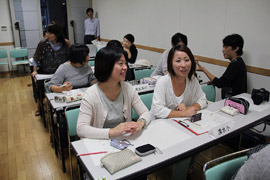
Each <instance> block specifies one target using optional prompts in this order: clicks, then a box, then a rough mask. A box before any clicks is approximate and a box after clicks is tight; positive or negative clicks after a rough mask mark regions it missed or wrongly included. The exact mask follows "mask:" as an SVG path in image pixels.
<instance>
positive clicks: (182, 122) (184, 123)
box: [178, 120, 189, 127]
mask: <svg viewBox="0 0 270 180" xmlns="http://www.w3.org/2000/svg"><path fill="white" fill-rule="evenodd" d="M178 123H179V124H181V125H183V126H184V127H189V125H188V124H187V123H186V122H184V121H181V120H179V121H178Z"/></svg>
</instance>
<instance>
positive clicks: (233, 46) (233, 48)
mask: <svg viewBox="0 0 270 180" xmlns="http://www.w3.org/2000/svg"><path fill="white" fill-rule="evenodd" d="M243 46H244V40H243V38H242V37H241V36H240V35H239V34H232V35H228V36H226V37H225V38H224V39H223V49H222V52H223V56H224V58H225V59H229V60H230V64H229V66H228V67H227V69H226V71H225V72H224V74H223V75H222V76H221V77H220V78H217V77H215V76H214V75H213V74H211V73H210V72H209V71H208V70H207V69H206V68H205V67H203V66H201V65H200V64H199V63H198V62H197V69H196V70H197V71H203V72H204V73H205V74H206V76H207V77H208V78H209V79H210V81H211V82H212V83H213V85H215V86H216V87H218V88H222V99H223V98H226V97H230V96H235V95H237V94H241V93H245V92H247V69H246V65H245V62H244V61H243V59H242V58H241V56H242V54H243Z"/></svg>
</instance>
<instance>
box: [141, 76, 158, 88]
mask: <svg viewBox="0 0 270 180" xmlns="http://www.w3.org/2000/svg"><path fill="white" fill-rule="evenodd" d="M156 82H157V79H155V78H153V77H145V78H143V79H142V84H149V85H152V86H155V85H156Z"/></svg>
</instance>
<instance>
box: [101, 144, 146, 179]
mask: <svg viewBox="0 0 270 180" xmlns="http://www.w3.org/2000/svg"><path fill="white" fill-rule="evenodd" d="M141 160H142V159H141V158H140V157H139V156H138V155H136V154H135V153H134V152H132V151H131V150H130V149H128V148H126V149H124V150H122V151H119V152H113V153H110V154H107V155H106V156H104V157H103V158H101V160H100V161H101V163H102V165H103V166H104V167H105V168H106V169H107V170H108V171H109V172H110V174H114V173H116V172H118V171H120V170H122V169H124V168H126V167H129V166H131V165H132V164H135V163H137V162H139V161H141Z"/></svg>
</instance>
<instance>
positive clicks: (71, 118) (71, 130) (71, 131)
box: [65, 105, 80, 179]
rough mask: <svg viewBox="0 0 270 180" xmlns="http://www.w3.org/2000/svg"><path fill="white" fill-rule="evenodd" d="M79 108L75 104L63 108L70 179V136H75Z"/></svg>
mask: <svg viewBox="0 0 270 180" xmlns="http://www.w3.org/2000/svg"><path fill="white" fill-rule="evenodd" d="M79 112H80V108H79V107H78V105H76V106H68V107H67V108H66V109H65V116H66V120H67V136H68V153H69V160H70V161H69V162H70V174H71V179H72V174H73V172H72V156H71V146H70V142H71V141H70V137H73V136H77V120H78V117H79Z"/></svg>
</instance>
